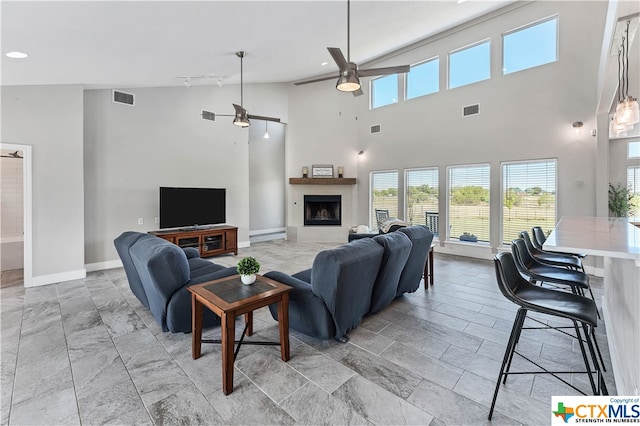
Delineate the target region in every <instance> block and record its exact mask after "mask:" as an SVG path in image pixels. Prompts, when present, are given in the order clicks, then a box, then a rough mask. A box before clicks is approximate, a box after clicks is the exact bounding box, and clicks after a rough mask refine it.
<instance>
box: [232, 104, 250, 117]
mask: <svg viewBox="0 0 640 426" xmlns="http://www.w3.org/2000/svg"><path fill="white" fill-rule="evenodd" d="M231 105H233V108H234V109H235V110H236V114H239V115H242V114H246V113H247V110H246V109H244V108H242V107H241V106H240V105H236V104H231Z"/></svg>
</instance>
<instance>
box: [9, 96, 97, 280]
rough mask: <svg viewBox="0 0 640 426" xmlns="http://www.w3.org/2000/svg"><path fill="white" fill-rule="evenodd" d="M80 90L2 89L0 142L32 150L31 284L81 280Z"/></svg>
mask: <svg viewBox="0 0 640 426" xmlns="http://www.w3.org/2000/svg"><path fill="white" fill-rule="evenodd" d="M82 99H83V92H82V86H80V85H66V86H5V87H2V135H1V138H2V142H5V143H13V144H22V145H31V146H32V159H33V162H32V169H33V170H32V174H33V178H32V188H33V213H32V214H33V218H32V220H33V284H34V285H41V284H48V283H53V282H58V281H65V280H70V279H76V278H82V277H84V276H85V269H84V264H85V262H84V250H83V247H84V214H83V211H84V195H83V161H82V160H83V158H82V156H83V145H82V128H83V122H82Z"/></svg>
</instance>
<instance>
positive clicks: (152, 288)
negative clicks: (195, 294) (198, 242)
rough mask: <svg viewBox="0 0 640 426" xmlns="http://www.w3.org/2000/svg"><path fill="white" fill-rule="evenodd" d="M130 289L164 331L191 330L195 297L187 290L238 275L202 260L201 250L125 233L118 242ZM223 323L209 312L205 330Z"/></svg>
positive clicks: (115, 242)
mask: <svg viewBox="0 0 640 426" xmlns="http://www.w3.org/2000/svg"><path fill="white" fill-rule="evenodd" d="M114 245H115V247H116V250H117V251H118V255H119V256H120V259H121V260H122V265H123V266H124V270H125V273H126V274H127V279H128V280H129V287H130V288H131V291H132V292H133V294H134V295H136V297H137V298H138V299H139V300H140V303H142V304H143V305H144V306H146V307H148V308H149V309H150V310H151V313H152V314H153V317H154V318H155V320H156V322H157V323H158V324H159V325H160V326H161V327H162V330H163V331H171V332H173V333H177V332H185V333H188V332H190V331H191V294H190V293H189V292H188V291H187V287H189V286H190V285H193V284H199V283H203V282H206V281H211V280H216V279H219V278H224V277H228V276H231V275H235V274H236V268H235V267H230V268H225V267H224V266H221V265H217V264H215V263H213V262H210V261H207V260H204V259H201V258H200V256H199V253H198V250H197V249H194V248H186V249H181V248H180V247H178V246H176V245H174V244H172V243H170V242H168V241H166V240H163V239H162V238H158V237H155V236H153V235H149V234H143V233H140V232H124V233H123V234H122V235H120V236H119V237H118V238H116V239H115V240H114ZM217 324H220V318H219V317H218V316H217V315H215V314H214V313H213V312H211V311H209V310H208V309H205V310H204V312H203V327H211V326H214V325H217Z"/></svg>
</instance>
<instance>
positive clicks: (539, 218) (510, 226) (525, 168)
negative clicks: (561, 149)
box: [502, 160, 557, 244]
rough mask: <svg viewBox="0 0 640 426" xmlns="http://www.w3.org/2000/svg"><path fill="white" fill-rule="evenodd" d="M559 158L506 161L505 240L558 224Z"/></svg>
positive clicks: (503, 184)
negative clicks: (535, 228)
mask: <svg viewBox="0 0 640 426" xmlns="http://www.w3.org/2000/svg"><path fill="white" fill-rule="evenodd" d="M556 205H557V200H556V160H536V161H527V162H524V161H523V162H513V163H502V242H503V243H504V244H510V243H511V241H512V240H513V239H515V238H518V234H519V233H520V232H521V231H528V232H529V234H531V228H532V227H534V226H540V227H542V229H543V230H544V231H545V232H549V231H551V230H552V229H553V227H554V226H555V224H556Z"/></svg>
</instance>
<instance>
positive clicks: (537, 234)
mask: <svg viewBox="0 0 640 426" xmlns="http://www.w3.org/2000/svg"><path fill="white" fill-rule="evenodd" d="M531 233H532V237H533V238H531V242H532V243H533V245H534V246H535V247H536V248H537V249H538V250H544V249H543V248H542V246H543V245H544V242H545V241H547V236H546V235H545V234H544V231H543V230H542V228H541V227H539V226H534V227H533V228H531ZM545 251H547V252H549V253H556V252H554V251H553V250H545ZM570 254H571V255H572V256H575V257H578V258H580V259H584V258H585V257H587V255H586V254H580V253H570ZM582 272H584V270H583V271H582Z"/></svg>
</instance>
